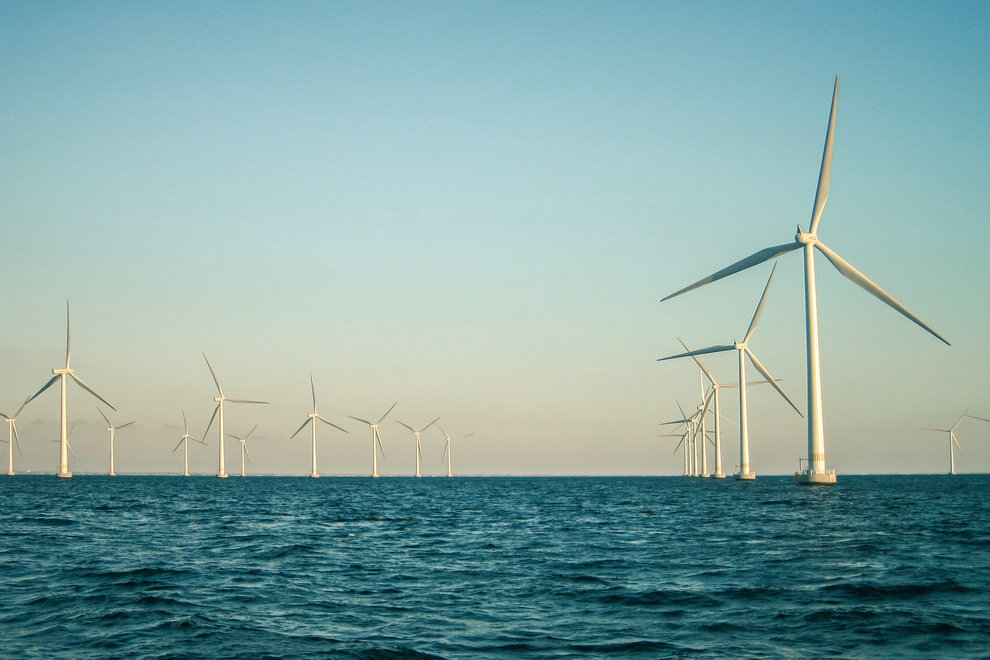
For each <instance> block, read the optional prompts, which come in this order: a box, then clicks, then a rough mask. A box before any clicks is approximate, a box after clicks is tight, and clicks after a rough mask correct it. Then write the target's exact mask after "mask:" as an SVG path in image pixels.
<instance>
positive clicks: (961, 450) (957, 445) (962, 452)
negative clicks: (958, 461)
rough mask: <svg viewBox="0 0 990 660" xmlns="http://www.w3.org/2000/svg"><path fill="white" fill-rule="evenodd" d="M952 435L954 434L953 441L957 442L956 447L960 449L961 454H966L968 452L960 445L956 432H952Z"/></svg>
mask: <svg viewBox="0 0 990 660" xmlns="http://www.w3.org/2000/svg"><path fill="white" fill-rule="evenodd" d="M950 435H951V436H952V442H954V443H955V445H956V449H958V450H959V453H960V454H965V453H966V452H964V451H963V448H962V447H960V446H959V441H958V440H956V434H955V433H952V434H950Z"/></svg>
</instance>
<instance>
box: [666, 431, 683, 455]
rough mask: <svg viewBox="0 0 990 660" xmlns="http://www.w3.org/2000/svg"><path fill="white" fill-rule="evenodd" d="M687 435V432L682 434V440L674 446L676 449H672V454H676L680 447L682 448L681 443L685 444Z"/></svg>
mask: <svg viewBox="0 0 990 660" xmlns="http://www.w3.org/2000/svg"><path fill="white" fill-rule="evenodd" d="M686 437H687V433H685V434H684V435H682V436H681V440H680V442H678V443H677V444H676V445H675V446H674V451H672V452H670V453H671V454H676V453H677V450H678V449H680V448H681V445H683V444H684V438H686Z"/></svg>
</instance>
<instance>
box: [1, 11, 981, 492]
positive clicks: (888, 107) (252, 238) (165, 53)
mask: <svg viewBox="0 0 990 660" xmlns="http://www.w3.org/2000/svg"><path fill="white" fill-rule="evenodd" d="M988 44H990V5H988V4H987V3H985V2H950V3H943V2H912V3H883V2H878V3H859V2H802V3H791V2H779V3H776V2H761V3H732V2H610V3H605V2H540V3H528V2H520V3H514V2H498V3H479V2H416V3H399V2H367V3H357V2H354V3H347V2H333V3H328V2H296V3H289V4H281V3H274V2H237V3H233V2H211V3H194V2H169V3H152V2H73V3H22V2H9V1H3V2H0V81H2V84H0V112H2V124H0V154H2V158H0V213H2V218H3V225H2V226H3V233H2V237H3V248H4V249H3V255H2V261H0V272H2V274H3V277H2V286H3V299H4V306H3V312H2V315H3V331H2V333H0V374H2V377H0V410H2V411H3V412H5V413H8V414H11V413H12V412H13V410H16V409H17V407H18V406H19V405H20V403H21V402H22V401H24V399H25V398H26V397H27V396H29V395H31V394H33V393H34V392H36V391H37V390H38V389H39V388H40V387H41V386H42V385H43V384H44V383H45V382H46V381H47V380H48V379H49V378H50V377H51V371H50V369H51V367H52V366H60V365H61V363H62V360H64V349H65V301H66V299H68V300H69V301H70V303H71V307H72V349H73V350H72V366H73V368H74V369H75V370H76V371H77V374H78V375H79V376H80V377H81V378H82V379H84V380H85V381H86V382H87V383H88V384H89V385H91V386H92V387H93V388H94V389H96V391H98V392H99V393H100V394H101V395H103V396H104V397H105V398H107V399H108V400H109V401H110V402H112V403H113V404H114V405H115V406H116V408H117V410H118V412H117V413H112V412H111V411H108V414H110V415H111V419H112V420H114V421H115V422H118V423H123V422H125V421H129V420H132V419H133V420H136V424H135V425H134V426H133V427H131V428H128V429H125V430H123V431H121V432H120V433H119V434H118V436H117V451H116V454H117V456H116V459H117V471H118V472H119V473H126V472H169V471H180V470H181V467H182V459H181V455H180V452H176V453H175V454H171V453H170V452H171V451H172V448H173V447H174V446H175V444H176V442H177V441H178V440H179V435H180V434H181V432H182V429H181V411H182V410H185V412H186V415H187V416H188V418H189V421H190V431H191V432H192V433H193V434H194V435H197V436H198V435H200V434H201V433H202V431H203V429H204V427H205V426H206V423H207V421H208V420H209V416H210V414H211V412H212V410H213V406H214V405H215V404H214V403H213V397H214V396H215V388H214V385H213V381H212V378H211V377H210V373H209V371H208V369H207V366H206V364H205V362H204V361H203V357H202V355H201V353H202V352H205V353H206V355H207V356H208V357H209V358H210V361H211V362H212V364H213V366H214V368H215V369H216V371H217V374H218V376H219V377H220V380H221V383H222V384H223V387H224V390H225V393H226V394H227V395H228V396H231V397H236V398H258V399H263V400H267V401H271V405H268V406H247V405H241V406H235V405H228V407H227V408H226V417H227V430H228V431H229V432H232V433H237V434H240V433H244V432H246V431H247V430H249V429H250V428H251V427H252V426H254V425H255V424H257V425H258V430H257V431H256V432H255V434H254V436H253V437H252V441H251V442H250V443H249V446H250V449H251V453H252V458H253V462H252V463H251V465H250V466H249V471H251V472H253V473H284V474H305V473H308V471H309V460H310V459H309V434H308V431H306V432H304V433H301V434H299V435H298V436H296V438H295V439H292V440H289V439H288V436H289V435H290V434H291V433H292V432H293V431H295V429H296V428H297V427H298V426H299V424H301V423H302V422H303V421H304V420H305V418H306V415H307V414H308V413H309V412H310V409H311V401H310V389H309V387H310V386H309V374H310V373H312V374H313V378H314V380H315V382H316V394H317V401H318V408H319V411H320V413H321V414H323V415H324V416H326V417H327V418H329V419H331V420H333V421H334V422H336V423H338V424H340V425H341V426H343V427H344V428H346V429H348V430H349V432H350V433H349V434H347V435H345V434H343V433H340V432H339V431H335V430H333V429H331V428H329V427H326V426H321V427H320V428H319V436H320V471H321V472H322V473H324V474H338V473H340V474H368V473H370V470H371V447H370V436H369V431H368V429H367V427H363V426H362V425H360V424H358V423H356V422H354V421H353V420H351V419H349V418H348V415H354V416H357V417H364V418H377V417H378V416H380V415H381V414H382V413H384V412H385V410H387V409H388V407H389V406H390V405H391V404H392V403H393V402H395V401H398V405H397V406H396V407H395V410H394V411H393V413H392V415H391V416H390V419H388V420H386V422H385V423H384V424H383V426H382V435H383V442H384V446H385V458H384V460H383V461H382V463H381V467H380V469H381V471H382V472H383V473H384V474H410V473H412V471H413V460H414V459H413V441H412V434H411V433H409V432H408V431H407V430H406V429H404V428H402V427H401V426H399V425H398V424H396V423H395V422H394V421H393V420H395V419H398V420H401V421H403V422H406V423H408V424H410V425H412V426H416V427H419V426H422V425H424V424H426V423H427V422H429V421H430V420H432V419H433V418H434V417H436V416H438V415H439V416H440V418H441V419H440V423H441V424H442V425H444V427H445V428H446V429H447V430H448V431H449V432H450V433H452V434H462V433H474V434H475V435H474V436H473V437H471V438H468V439H465V440H463V441H461V442H459V443H458V444H457V445H456V446H455V448H454V471H455V473H462V474H679V473H680V472H681V470H682V459H681V457H680V455H679V454H678V455H672V453H671V451H672V450H673V444H674V443H673V442H672V441H671V439H670V438H658V437H657V434H658V433H661V432H662V431H663V427H660V426H658V423H659V422H662V421H667V420H670V419H674V418H675V417H677V416H678V412H677V405H676V403H675V401H680V403H681V404H682V405H684V406H685V407H686V408H689V407H691V406H694V405H696V404H697V399H698V389H699V379H698V372H697V369H696V368H695V367H694V365H693V363H691V361H690V360H685V361H681V362H679V363H678V362H672V363H662V364H658V363H657V362H656V359H657V358H659V357H663V356H665V355H670V354H672V353H676V352H679V351H680V345H679V344H678V343H677V339H676V338H677V337H681V338H683V339H684V341H685V342H687V343H688V344H689V345H691V346H692V347H702V346H707V345H711V344H721V343H731V342H732V341H733V340H741V339H742V336H743V335H744V334H745V330H746V327H747V326H748V324H749V321H750V319H751V317H752V314H753V311H754V308H755V306H756V303H757V301H758V299H759V296H760V293H761V291H762V288H763V285H764V283H765V281H766V278H767V276H768V274H769V272H770V268H771V264H770V263H767V264H764V265H762V266H760V267H757V268H753V269H751V270H749V271H746V272H745V273H741V274H738V275H736V276H733V277H731V278H729V279H727V280H723V281H721V282H719V283H716V284H713V285H710V286H707V287H704V288H702V289H700V290H698V291H694V292H692V293H690V294H687V295H685V296H682V297H680V298H677V299H675V300H672V301H669V302H665V303H663V304H662V305H661V304H660V303H659V302H658V301H659V299H660V298H661V297H662V296H664V295H666V294H669V293H671V292H673V291H675V290H677V289H679V288H681V287H683V286H685V285H687V284H689V283H691V282H693V281H695V280H697V279H699V278H700V277H703V276H705V275H708V274H710V273H712V272H714V271H715V270H718V269H720V268H722V267H724V266H726V265H728V264H729V263H732V262H734V261H736V260H737V259H740V258H742V257H744V256H747V255H749V254H751V253H752V252H755V251H756V250H758V249H761V248H763V247H766V246H769V245H776V244H780V243H784V242H787V241H789V240H791V239H792V238H793V235H794V230H795V226H796V225H798V224H801V225H802V226H803V227H805V228H807V225H808V219H809V217H810V213H811V206H812V201H813V199H814V193H815V186H816V180H817V176H818V169H819V165H820V161H821V153H822V145H823V142H824V136H825V126H826V121H827V117H828V108H829V102H830V98H831V93H832V84H833V79H834V76H835V75H836V74H838V75H839V76H840V81H839V94H838V114H837V122H836V136H835V152H834V164H833V176H832V186H831V196H830V199H829V202H828V206H827V208H826V210H825V214H824V217H823V220H822V223H821V226H820V228H819V235H820V237H821V238H822V239H823V240H824V241H825V242H826V243H827V244H828V245H829V247H831V248H832V249H833V250H835V251H836V252H838V253H839V254H840V255H842V256H843V257H844V258H846V259H847V260H849V261H850V262H851V263H852V264H853V265H855V266H856V267H858V268H859V269H860V270H862V271H863V272H864V273H865V274H866V275H867V276H869V277H870V278H872V279H873V280H874V281H875V282H877V283H878V284H879V285H880V286H881V287H883V288H885V289H886V290H887V291H889V292H890V293H891V294H892V295H893V296H894V297H896V298H897V299H898V300H900V301H901V302H902V303H904V304H905V305H906V306H907V307H908V308H910V309H911V310H912V311H914V312H915V313H917V314H918V315H919V316H920V317H921V318H922V319H924V320H925V321H926V322H928V323H929V324H930V325H932V326H933V327H934V328H935V329H936V330H938V331H939V332H940V333H942V334H943V335H944V336H946V337H947V338H948V339H949V341H951V342H952V344H953V346H952V347H951V348H947V347H945V346H944V345H942V344H941V343H940V342H938V341H937V340H935V339H934V338H932V337H931V336H929V335H927V334H926V333H924V332H923V331H922V330H920V329H919V328H918V327H917V326H915V325H913V324H911V323H910V322H908V321H907V320H906V319H904V318H903V317H901V316H899V315H898V314H896V313H895V312H894V311H892V310H891V309H890V308H888V307H886V306H884V305H883V304H881V303H880V302H879V301H877V300H876V299H874V298H872V297H871V296H869V295H868V294H866V293H865V292H864V291H862V290H861V289H859V288H858V287H856V286H855V285H854V284H852V283H851V282H849V281H848V280H846V279H845V278H844V277H842V276H841V275H839V274H838V273H837V272H836V271H835V270H834V269H833V268H832V267H831V266H830V265H829V264H828V262H827V261H825V260H824V259H822V258H820V257H819V259H818V272H819V289H818V291H819V304H820V320H821V335H822V354H823V373H824V375H823V378H824V398H825V425H826V448H827V451H828V463H829V467H832V468H836V469H837V470H838V471H839V474H840V478H841V474H850V473H868V472H943V471H945V470H947V467H948V457H947V447H946V439H945V436H944V434H942V435H939V434H936V433H932V432H926V431H922V430H920V427H923V426H934V427H940V428H946V427H948V426H949V425H951V424H952V423H953V422H954V421H955V419H956V418H957V417H958V416H959V415H960V414H961V413H962V412H963V410H964V409H966V408H971V412H972V413H973V414H976V415H980V416H984V417H990V387H988V386H990V346H988V341H987V338H988V328H990V305H988V304H987V293H988V285H990V261H988V259H987V257H986V255H985V250H986V249H987V246H988V245H990V225H988V222H987V213H988V211H987V209H990V186H987V183H986V178H987V173H988V172H990V124H988V122H987V119H986V117H987V111H988V109H990V45H988ZM751 347H752V348H753V350H754V352H755V353H756V354H757V356H758V357H759V358H760V359H761V360H762V362H763V363H764V364H765V365H766V366H767V367H768V368H769V369H770V370H771V371H772V372H773V373H774V375H775V376H777V377H778V378H781V379H782V386H783V387H784V388H785V390H786V391H787V392H788V394H789V395H790V396H791V398H792V399H793V400H794V401H795V402H796V403H797V405H798V407H799V408H801V410H802V411H806V408H807V403H806V387H805V357H804V312H803V270H802V265H801V258H800V255H799V253H792V254H788V255H785V256H784V257H782V258H781V259H780V260H779V266H778V269H777V276H776V279H775V282H774V284H773V287H772V288H771V291H770V294H769V299H768V302H767V307H766V309H765V311H764V314H763V317H762V320H761V321H760V325H759V327H758V329H757V331H756V333H755V335H754V337H753V339H752V340H751ZM706 362H707V364H708V365H709V367H710V368H712V370H713V371H714V372H715V373H716V376H719V377H720V378H721V379H722V380H723V381H733V380H734V379H735V369H736V366H735V357H734V355H732V354H724V355H713V356H710V357H709V358H708V359H707V360H706ZM68 399H69V403H68V409H69V419H70V422H76V423H77V426H76V431H75V433H74V435H73V437H72V446H73V449H74V451H75V453H76V456H77V458H76V459H74V460H72V461H71V462H70V465H71V468H72V470H73V471H74V472H77V473H81V472H105V471H106V468H107V432H106V430H105V424H104V423H103V421H102V419H101V418H100V417H99V415H98V413H97V411H96V405H97V403H98V402H97V401H96V400H95V399H93V398H92V397H91V396H90V395H89V394H88V393H86V392H85V391H83V390H82V389H81V388H79V387H77V386H75V385H74V384H70V389H69V393H68ZM723 401H724V402H725V405H724V407H725V412H726V414H727V415H729V416H730V417H731V418H732V420H733V421H731V422H726V424H725V427H724V428H725V431H724V433H725V436H724V443H725V447H724V450H723V452H724V453H723V456H724V462H725V466H726V470H727V471H728V472H730V473H731V472H732V471H733V466H735V465H736V464H737V463H738V430H737V427H736V425H735V421H736V420H738V405H737V402H736V399H735V398H734V396H733V395H732V393H731V392H730V393H729V395H728V396H725V398H724V399H723ZM58 410H59V396H58V391H57V387H56V388H52V389H51V390H50V391H49V392H46V393H45V394H44V395H42V396H41V397H39V398H38V399H36V400H35V401H33V402H32V403H31V404H30V405H29V406H27V407H26V408H25V409H24V410H23V412H22V413H21V414H20V416H19V418H18V430H19V432H20V436H21V445H22V448H23V452H24V453H23V456H21V457H18V456H17V455H16V454H15V467H16V469H18V471H23V470H34V471H43V472H52V471H54V469H55V466H56V463H57V447H56V446H55V445H54V444H52V443H51V441H52V440H53V439H56V438H57V437H58V430H57V425H58ZM3 432H4V434H6V431H5V430H3ZM750 432H751V438H752V448H751V452H752V466H753V469H754V471H755V472H757V474H784V473H790V472H793V471H794V469H796V468H797V460H798V458H799V457H804V456H805V455H806V451H807V441H806V431H805V422H804V420H803V419H801V418H800V417H798V416H797V415H796V414H794V412H793V410H791V409H790V408H789V407H788V406H787V405H786V404H785V403H784V402H783V401H782V400H780V399H779V397H778V396H777V395H776V394H775V393H774V392H773V391H772V390H770V389H769V388H759V389H758V390H754V391H753V392H752V394H751V397H750ZM957 435H958V438H959V441H960V443H961V444H962V447H963V449H964V451H965V454H963V455H957V469H958V470H959V471H961V472H967V471H978V472H986V471H990V424H987V423H984V422H979V421H975V420H967V421H965V422H963V424H961V425H960V427H959V429H958V431H957ZM207 441H208V442H209V444H210V446H209V447H205V448H204V447H199V446H195V447H193V448H192V449H191V462H192V469H193V471H195V472H202V473H213V472H215V470H216V462H217V456H216V446H217V438H216V427H215V426H214V428H213V429H211V432H210V436H209V437H208V438H207ZM235 444H236V443H235ZM442 447H443V441H442V436H441V435H440V434H439V432H436V431H434V430H432V429H431V430H430V431H429V432H428V433H427V434H426V435H424V460H425V464H424V471H425V472H427V473H431V474H436V473H441V472H443V470H444V468H443V466H442V464H441V452H442ZM4 449H5V448H4ZM236 449H237V448H236V446H234V445H233V444H232V445H229V446H228V456H227V461H228V470H229V471H231V472H236V471H237V467H238V458H237V451H236Z"/></svg>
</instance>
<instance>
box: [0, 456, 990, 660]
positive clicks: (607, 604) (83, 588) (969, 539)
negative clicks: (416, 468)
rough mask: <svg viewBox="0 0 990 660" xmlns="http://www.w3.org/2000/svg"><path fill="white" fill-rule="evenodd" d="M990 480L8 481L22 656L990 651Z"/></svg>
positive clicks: (8, 608)
mask: <svg viewBox="0 0 990 660" xmlns="http://www.w3.org/2000/svg"><path fill="white" fill-rule="evenodd" d="M988 495H990V476H987V475H960V476H957V477H949V476H877V477H855V476H841V477H840V481H839V484H838V485H837V486H835V487H832V488H799V487H796V486H793V485H792V484H791V482H790V479H784V478H772V477H769V478H768V477H761V478H760V479H758V480H757V481H756V482H754V483H739V482H734V481H732V480H725V481H714V480H699V479H683V478H454V479H446V478H429V479H413V478H384V479H369V478H323V479H308V478H277V477H272V478H264V477H249V478H246V479H241V478H230V479H227V480H218V479H215V478H212V477H192V478H181V477H117V478H115V479H114V478H109V477H97V476H76V477H75V478H73V479H70V480H58V479H55V478H54V477H49V476H45V477H40V476H16V477H11V478H0V655H2V656H4V657H18V658H48V657H52V656H53V655H54V656H58V657H73V658H106V657H136V658H140V657H147V658H199V657H212V658H244V657H251V656H255V657H286V658H300V657H315V656H320V657H343V658H392V657H444V658H470V657H483V658H489V657H506V658H519V657H530V658H544V657H595V656H606V655H608V656H619V657H623V656H624V657H645V658H655V657H682V656H690V657H700V658H705V657H731V658H736V657H767V658H799V657H800V658H804V657H809V656H810V657H838V658H842V657H849V658H863V657H869V656H881V657H919V658H933V657H981V656H982V657H990V596H988V594H990V504H988Z"/></svg>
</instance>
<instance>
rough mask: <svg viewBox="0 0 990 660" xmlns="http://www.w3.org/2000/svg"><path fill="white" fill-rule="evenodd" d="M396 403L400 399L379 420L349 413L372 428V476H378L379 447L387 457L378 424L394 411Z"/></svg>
mask: <svg viewBox="0 0 990 660" xmlns="http://www.w3.org/2000/svg"><path fill="white" fill-rule="evenodd" d="M396 403H398V401H396V402H395V403H393V404H392V407H391V408H389V409H388V410H386V411H385V414H384V415H382V416H381V417H380V418H379V420H378V421H377V422H369V421H368V420H366V419H361V418H360V417H355V416H354V415H348V417H350V418H351V419H354V420H357V421H359V422H361V423H362V424H367V425H368V427H369V428H371V476H372V477H377V476H378V450H379V449H381V450H382V458H385V448H384V447H382V436H381V435H379V433H378V425H379V424H381V423H382V422H384V421H385V418H386V417H388V414H389V413H390V412H392V408H395V405H396Z"/></svg>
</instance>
